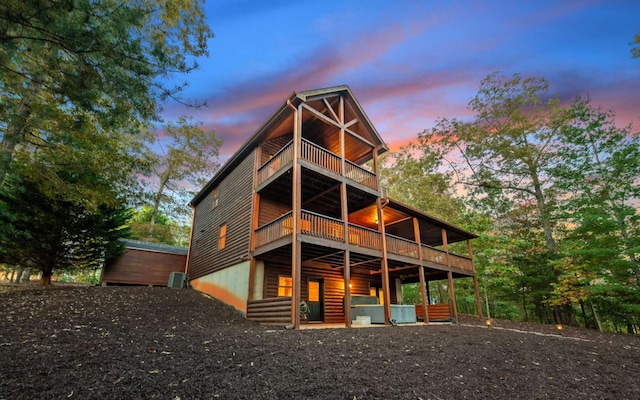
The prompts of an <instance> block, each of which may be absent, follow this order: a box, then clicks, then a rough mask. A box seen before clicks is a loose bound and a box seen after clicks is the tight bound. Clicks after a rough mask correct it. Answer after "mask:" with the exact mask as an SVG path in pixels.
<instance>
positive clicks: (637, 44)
mask: <svg viewBox="0 0 640 400" xmlns="http://www.w3.org/2000/svg"><path fill="white" fill-rule="evenodd" d="M630 44H631V46H632V47H631V56H632V57H633V58H640V33H638V34H636V36H634V38H633V42H631V43H630Z"/></svg>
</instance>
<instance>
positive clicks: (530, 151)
mask: <svg viewBox="0 0 640 400" xmlns="http://www.w3.org/2000/svg"><path fill="white" fill-rule="evenodd" d="M548 86H549V85H548V82H547V81H546V80H544V79H542V78H522V77H521V76H520V75H518V74H516V75H514V76H513V77H512V78H506V77H503V76H500V75H498V74H497V73H494V74H491V75H489V76H488V77H487V78H485V79H484V80H483V81H482V83H481V85H480V90H479V91H478V94H477V95H476V96H475V97H474V98H473V99H472V100H471V101H470V102H469V108H470V109H471V110H472V111H475V112H476V117H475V119H474V120H473V121H472V122H462V121H459V120H455V119H453V120H446V119H442V120H440V121H439V122H438V125H437V126H436V127H435V128H433V129H432V130H431V131H425V132H423V133H422V134H420V135H419V139H420V142H421V144H422V145H423V146H439V147H442V148H444V151H443V152H444V153H447V152H449V154H451V152H452V151H453V150H456V151H457V152H458V156H459V158H458V160H455V161H452V163H451V165H453V166H454V167H455V169H456V170H457V171H458V173H459V176H461V180H460V182H459V183H461V184H464V185H466V186H467V188H469V189H470V190H471V191H472V193H474V194H476V195H478V196H485V197H487V196H488V197H491V196H492V195H493V196H495V195H502V196H507V197H508V198H509V199H511V202H512V201H513V200H514V199H516V198H517V197H519V198H520V199H521V200H520V201H524V202H525V203H526V202H528V201H531V202H532V205H533V206H534V209H535V212H536V214H537V218H538V219H539V221H540V225H541V228H542V230H543V233H544V237H545V241H546V244H547V248H548V251H549V252H550V253H555V252H557V244H556V239H555V237H554V235H553V227H552V225H553V218H552V215H551V211H552V208H553V204H554V201H555V197H554V194H553V192H552V188H551V183H550V182H549V181H548V180H547V179H546V170H547V168H548V166H550V165H554V164H555V163H556V162H557V157H558V155H557V153H556V151H555V148H554V144H555V141H556V140H557V137H558V134H559V133H560V129H561V128H562V127H563V126H564V124H565V123H566V121H567V119H568V116H567V113H566V110H565V109H564V108H563V107H561V106H560V103H559V100H558V99H557V98H551V99H548V100H547V99H546V98H547V90H548Z"/></svg>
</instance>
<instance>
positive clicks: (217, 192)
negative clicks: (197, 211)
mask: <svg viewBox="0 0 640 400" xmlns="http://www.w3.org/2000/svg"><path fill="white" fill-rule="evenodd" d="M212 196H213V200H212V201H211V208H216V207H218V204H219V203H220V187H217V188H215V189H213V193H212Z"/></svg>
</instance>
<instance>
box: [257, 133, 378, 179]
mask: <svg viewBox="0 0 640 400" xmlns="http://www.w3.org/2000/svg"><path fill="white" fill-rule="evenodd" d="M300 159H302V160H305V161H306V162H308V163H310V164H313V165H316V166H318V167H320V168H322V169H326V170H328V171H331V172H333V173H335V174H337V175H341V173H342V167H341V165H342V159H341V158H340V156H338V155H336V154H334V153H332V152H330V151H329V150H327V149H325V148H323V147H321V146H318V145H317V144H315V143H313V142H311V141H309V140H306V139H302V145H301V148H300ZM292 161H293V141H290V142H289V143H287V144H286V145H285V146H284V147H283V148H282V149H280V150H279V151H278V152H277V153H276V154H274V155H273V157H271V158H270V159H269V160H268V161H267V162H265V163H264V164H262V165H261V166H260V167H259V168H258V174H257V175H258V177H257V178H258V179H257V185H260V184H262V183H263V182H265V181H266V180H267V179H269V178H270V177H271V176H273V175H275V174H276V173H278V171H280V170H282V169H284V168H286V167H288V166H289V165H290V164H291V162H292ZM345 177H346V178H347V179H350V180H352V181H354V182H357V183H359V184H361V185H364V186H366V187H368V188H371V189H373V190H377V188H378V180H377V178H376V175H375V174H374V173H373V172H371V171H367V170H366V169H364V168H362V167H361V166H359V165H357V164H354V163H352V162H351V161H349V160H346V162H345Z"/></svg>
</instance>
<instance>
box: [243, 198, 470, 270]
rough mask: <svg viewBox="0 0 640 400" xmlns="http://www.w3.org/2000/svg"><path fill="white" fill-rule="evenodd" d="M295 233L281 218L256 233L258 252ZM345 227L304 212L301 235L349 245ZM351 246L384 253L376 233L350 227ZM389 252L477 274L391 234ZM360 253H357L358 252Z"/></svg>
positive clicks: (288, 218) (465, 261)
mask: <svg viewBox="0 0 640 400" xmlns="http://www.w3.org/2000/svg"><path fill="white" fill-rule="evenodd" d="M292 229H293V215H292V213H291V212H289V213H286V214H284V215H282V216H280V217H279V218H277V219H275V220H273V221H271V222H269V223H267V224H265V225H263V226H261V227H259V228H258V229H257V230H256V248H258V247H260V246H264V245H266V244H269V243H272V242H275V241H276V240H278V239H281V238H283V237H286V236H289V235H291V233H292ZM344 231H345V229H344V223H343V222H342V221H340V220H339V219H335V218H330V217H327V216H324V215H321V214H317V213H313V212H310V211H306V210H302V211H301V219H300V233H301V234H302V235H307V236H310V237H313V238H320V239H326V240H330V241H334V242H336V243H340V244H344V242H345V237H344V235H345V232H344ZM348 234H349V244H350V245H352V246H354V247H356V248H359V249H360V250H361V251H364V252H366V250H367V249H368V250H376V251H380V250H381V249H382V235H381V233H380V232H377V231H375V230H372V229H369V228H366V227H363V226H359V225H356V224H349V233H348ZM385 237H386V241H387V252H388V254H389V255H390V256H393V255H396V256H398V257H399V258H402V259H404V258H408V259H410V260H415V261H416V264H419V263H420V260H422V261H423V262H425V263H431V264H435V265H437V266H442V267H447V268H449V267H453V268H456V269H459V270H463V271H468V272H474V267H473V262H472V260H471V259H470V258H469V257H464V256H460V255H456V254H451V253H447V252H445V251H443V250H440V249H436V248H434V247H430V246H427V245H419V244H418V243H416V242H414V241H411V240H408V239H405V238H401V237H398V236H394V235H391V234H387V235H386V236H385ZM354 250H356V251H357V249H354Z"/></svg>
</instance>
